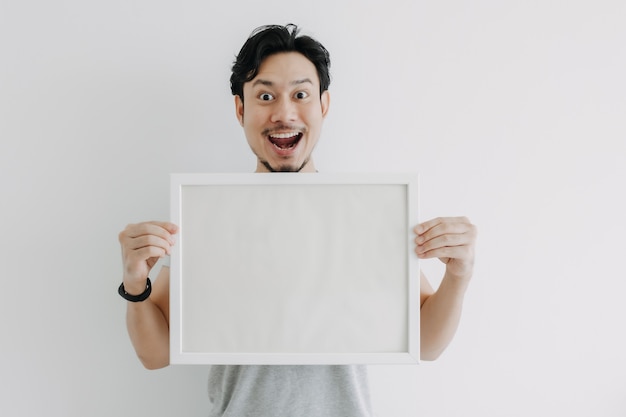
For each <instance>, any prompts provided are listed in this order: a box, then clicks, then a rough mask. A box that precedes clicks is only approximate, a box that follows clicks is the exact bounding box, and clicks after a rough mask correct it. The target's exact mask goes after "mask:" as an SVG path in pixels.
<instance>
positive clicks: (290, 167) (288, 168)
mask: <svg viewBox="0 0 626 417" xmlns="http://www.w3.org/2000/svg"><path fill="white" fill-rule="evenodd" d="M310 159H311V157H308V158H306V159H305V160H304V162H303V163H302V165H300V166H299V167H298V166H297V165H296V166H294V165H280V166H278V167H273V166H271V165H270V163H269V162H267V161H266V160H263V159H259V161H260V162H261V163H262V164H263V166H264V167H265V168H267V170H268V171H269V172H300V171H302V168H304V167H305V166H306V164H308V163H309V160H310Z"/></svg>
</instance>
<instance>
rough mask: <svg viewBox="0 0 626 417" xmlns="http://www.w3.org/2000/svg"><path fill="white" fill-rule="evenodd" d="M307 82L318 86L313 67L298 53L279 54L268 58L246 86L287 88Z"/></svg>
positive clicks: (315, 70) (317, 77) (317, 78)
mask: <svg viewBox="0 0 626 417" xmlns="http://www.w3.org/2000/svg"><path fill="white" fill-rule="evenodd" d="M304 80H306V81H308V82H310V83H311V84H313V85H314V86H319V76H318V75H317V69H316V68H315V65H313V63H312V62H311V61H309V59H308V58H307V57H305V56H304V55H302V54H301V53H299V52H281V53H277V54H273V55H270V56H268V57H267V58H265V59H264V60H263V62H262V63H261V65H260V66H259V71H258V73H257V75H256V77H254V78H253V79H252V80H250V81H248V82H247V83H246V84H244V88H245V87H246V86H249V87H252V86H258V85H266V86H267V85H272V86H288V85H293V84H298V83H299V84H302V81H304Z"/></svg>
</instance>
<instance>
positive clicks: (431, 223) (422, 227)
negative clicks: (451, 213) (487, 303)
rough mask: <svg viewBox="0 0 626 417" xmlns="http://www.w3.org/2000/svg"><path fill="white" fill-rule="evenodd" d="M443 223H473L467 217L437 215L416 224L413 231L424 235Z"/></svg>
mask: <svg viewBox="0 0 626 417" xmlns="http://www.w3.org/2000/svg"><path fill="white" fill-rule="evenodd" d="M441 224H471V223H470V221H469V219H468V218H467V217H437V218H434V219H432V220H428V221H426V222H423V223H420V224H418V225H417V226H415V228H414V229H413V231H414V232H415V233H416V234H418V235H422V234H424V233H426V232H428V231H429V230H431V229H432V228H434V227H436V226H439V225H441Z"/></svg>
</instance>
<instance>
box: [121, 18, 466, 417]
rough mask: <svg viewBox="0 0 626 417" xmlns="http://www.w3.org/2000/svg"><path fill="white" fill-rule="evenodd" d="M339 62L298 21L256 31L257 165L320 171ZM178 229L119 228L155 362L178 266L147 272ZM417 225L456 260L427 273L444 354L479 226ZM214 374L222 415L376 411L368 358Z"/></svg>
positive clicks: (441, 253) (425, 354) (244, 94)
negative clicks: (319, 147)
mask: <svg viewBox="0 0 626 417" xmlns="http://www.w3.org/2000/svg"><path fill="white" fill-rule="evenodd" d="M329 66H330V59H329V55H328V52H327V51H326V49H325V48H324V47H323V46H322V45H321V44H320V43H319V42H317V41H315V40H314V39H312V38H310V37H307V36H300V35H299V34H298V29H297V28H296V27H295V26H293V25H288V26H286V27H283V26H265V27H261V28H259V29H257V30H256V31H255V32H253V34H252V35H251V36H250V38H249V39H248V40H247V41H246V43H245V44H244V46H243V47H242V49H241V51H240V53H239V55H238V56H237V59H236V61H235V64H234V66H233V73H232V76H231V89H232V93H233V95H234V97H235V113H236V116H237V118H238V120H239V123H240V124H241V126H242V127H243V130H244V132H245V136H246V138H247V140H248V144H249V146H250V148H251V150H252V151H253V152H254V154H255V155H256V157H257V166H256V172H277V171H283V172H284V171H287V172H316V169H315V164H314V161H313V157H312V152H313V149H314V148H315V145H316V144H317V141H318V139H319V137H320V132H321V127H322V123H323V121H324V118H325V116H326V114H327V112H328V109H329V104H330V97H329V92H328V86H329V84H330V76H329V72H328V69H329ZM177 230H178V228H177V226H176V225H174V224H171V223H168V222H145V223H140V224H133V225H129V226H127V227H126V229H125V230H124V231H122V232H121V233H120V235H119V240H120V244H121V246H122V256H123V263H124V278H123V285H122V286H121V287H120V294H121V295H122V296H123V297H124V298H126V299H128V300H129V301H130V302H129V303H128V309H127V327H128V332H129V335H130V338H131V341H132V343H133V346H134V348H135V350H136V352H137V355H138V356H139V358H140V360H141V361H142V363H143V364H144V366H145V367H146V368H149V369H155V368H161V367H164V366H167V365H168V364H169V268H167V267H164V268H162V269H161V271H160V272H159V275H158V277H157V279H156V280H155V282H154V287H153V288H152V290H151V293H150V281H149V280H147V277H148V273H149V272H150V270H151V268H152V267H153V266H154V265H155V264H156V262H157V261H158V260H159V258H161V257H164V256H167V255H169V253H170V251H171V248H172V245H174V244H175V238H174V236H175V234H176V232H177ZM414 231H415V234H416V238H415V243H416V247H415V252H416V254H417V256H418V257H420V258H422V259H427V258H439V259H440V260H441V261H442V262H444V263H445V264H446V272H445V275H444V277H443V280H442V282H441V285H440V286H439V288H438V290H437V291H436V292H435V291H433V289H432V287H431V286H430V284H429V283H428V281H427V280H426V278H425V277H424V276H423V275H422V277H421V297H420V302H421V358H422V359H424V360H434V359H436V358H437V357H438V356H439V355H440V354H441V352H443V350H444V349H445V348H446V346H447V345H448V344H449V342H450V341H451V339H452V337H453V336H454V333H455V332H456V328H457V326H458V322H459V319H460V315H461V306H462V303H463V297H464V293H465V290H466V288H467V286H468V284H469V281H470V278H471V276H472V269H473V261H474V247H475V238H476V229H475V227H474V226H473V225H472V224H471V223H470V222H469V221H468V220H467V219H466V218H438V219H434V220H430V221H427V222H425V223H422V224H420V225H417V226H416V227H415V229H414ZM148 295H149V296H148ZM146 297H147V298H146ZM209 380H210V381H209V391H210V392H209V397H210V401H211V404H212V407H213V409H212V410H211V411H212V414H211V415H212V416H246V415H255V416H283V415H284V416H324V417H328V416H342V417H351V416H355V417H356V416H359V417H361V416H371V406H370V403H369V393H368V387H367V377H366V374H365V367H364V366H213V367H212V368H211V370H210V375H209Z"/></svg>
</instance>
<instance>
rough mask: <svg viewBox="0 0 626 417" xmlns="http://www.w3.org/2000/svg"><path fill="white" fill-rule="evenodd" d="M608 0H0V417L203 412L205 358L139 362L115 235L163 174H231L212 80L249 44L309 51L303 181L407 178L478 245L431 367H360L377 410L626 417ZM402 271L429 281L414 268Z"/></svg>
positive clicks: (624, 228) (236, 147)
mask: <svg viewBox="0 0 626 417" xmlns="http://www.w3.org/2000/svg"><path fill="white" fill-rule="evenodd" d="M625 18H626V3H624V2H622V1H620V0H614V1H608V0H604V1H602V0H600V1H593V2H592V1H556V0H548V1H544V2H499V1H495V0H491V1H476V2H463V1H442V2H415V1H409V0H406V1H400V0H394V1H392V2H391V3H389V2H387V5H386V6H382V2H374V1H359V2H357V1H353V2H332V1H329V0H325V1H317V2H308V1H287V0H276V1H266V2H254V1H246V2H244V3H233V4H224V3H216V2H213V3H212V4H211V3H210V2H201V1H190V0H187V1H178V2H165V1H146V0H135V1H119V0H113V1H111V0H109V1H100V2H81V1H78V0H73V1H72V0H67V1H60V2H46V1H20V2H18V1H8V0H2V1H0V141H1V142H0V143H1V152H0V169H1V176H0V184H1V190H2V198H1V199H0V208H1V215H2V216H1V219H2V223H1V224H2V230H3V233H2V238H1V239H0V254H1V257H2V259H1V260H2V267H3V268H2V269H3V274H2V278H1V282H2V289H1V290H0V294H2V296H1V297H2V301H1V302H0V315H1V317H2V332H1V333H0V337H1V338H2V339H1V343H0V349H1V351H0V353H1V354H0V382H1V384H2V386H1V389H0V414H1V415H3V416H33V415H50V416H79V415H80V416H109V415H120V416H122V415H129V416H130V415H153V416H155V417H156V416H168V415H189V416H202V415H206V407H207V401H208V400H207V399H206V395H205V392H206V368H205V367H184V366H181V367H170V368H168V369H165V370H160V371H146V370H144V369H143V368H142V367H141V366H140V364H139V362H138V360H136V358H135V357H134V353H133V351H132V348H131V346H130V342H129V341H128V338H127V335H126V329H125V326H124V310H125V305H124V302H123V301H122V300H121V299H120V298H119V296H118V295H117V294H116V289H117V286H118V285H119V282H120V279H121V262H120V250H119V245H118V242H117V233H118V232H119V231H120V230H121V229H122V228H123V227H124V226H125V225H126V224H127V223H129V222H135V221H141V220H148V219H166V218H168V216H169V213H168V201H169V196H168V179H169V177H168V175H169V173H170V172H182V171H187V172H202V171H206V172H219V171H226V172H250V171H252V170H253V169H254V158H252V156H251V154H250V152H249V150H248V148H247V145H246V143H245V139H244V137H243V134H242V132H241V130H240V128H239V125H238V124H237V122H236V120H235V118H234V113H233V107H232V97H231V96H230V93H229V90H228V77H229V70H230V64H231V62H232V59H233V57H234V55H235V54H236V52H237V51H238V49H239V47H240V46H241V44H242V43H243V42H244V41H245V39H246V38H247V36H248V34H249V32H250V31H251V30H252V29H253V28H254V27H256V26H258V25H261V24H265V23H281V24H284V23H287V22H295V23H298V24H299V25H301V26H302V27H303V29H304V30H305V32H306V33H309V34H312V35H314V36H316V37H317V38H319V40H321V41H322V42H323V43H324V44H325V45H326V46H327V47H328V49H329V50H330V52H331V57H332V60H333V65H332V74H333V83H332V84H331V93H332V104H331V113H330V115H329V117H328V119H327V123H326V126H325V130H324V134H323V138H322V142H321V143H320V145H319V146H318V149H317V154H316V162H317V165H318V168H319V169H320V170H323V171H328V172H338V171H351V172H362V171H370V172H371V171H375V172H379V171H405V170H417V171H419V172H420V173H421V175H422V194H421V197H422V201H421V214H422V216H423V218H424V219H425V218H430V217H434V216H440V215H467V216H469V217H470V218H471V219H472V220H473V221H474V222H475V223H476V224H477V225H478V226H479V230H480V236H479V242H478V258H477V264H476V270H475V279H474V282H473V284H472V286H471V289H470V290H469V292H468V295H467V302H466V308H465V312H464V317H463V322H462V325H461V328H460V330H459V332H458V334H457V337H456V339H455V340H454V342H453V344H452V345H451V346H450V348H449V349H448V351H447V352H446V353H445V354H444V355H443V357H442V358H441V359H440V360H438V361H436V362H432V363H423V364H422V365H419V366H414V367H387V366H385V367H371V368H370V372H371V379H372V389H373V395H374V403H375V407H376V410H377V413H378V415H379V416H398V417H408V416H416V415H428V416H442V417H443V416H445V417H449V416H467V415H484V416H526V415H537V416H549V415H555V414H558V415H569V416H588V415H598V416H600V415H601V416H623V415H626V383H624V375H626V360H625V359H624V352H626V341H625V339H626V338H625V336H626V335H625V330H624V328H625V327H624V321H625V319H626V302H624V293H625V292H626V271H625V267H624V252H625V249H626V243H625V236H626V221H625V220H624V214H625V213H626V203H624V200H625V199H624V194H625V193H624V182H625V180H626V168H625V165H626V164H625V162H626V122H625V119H626V117H625V116H626V81H625V80H626V78H625V77H624V74H626V50H625V47H624V45H625V44H626V29H625V26H624V21H625V20H626V19H625ZM424 269H425V270H426V272H427V274H428V275H430V277H431V280H432V281H433V282H434V283H435V284H437V283H438V279H439V276H440V274H441V272H442V268H441V266H440V265H439V264H438V263H437V262H436V261H432V262H428V263H424Z"/></svg>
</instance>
